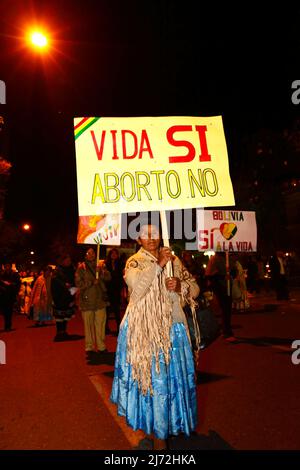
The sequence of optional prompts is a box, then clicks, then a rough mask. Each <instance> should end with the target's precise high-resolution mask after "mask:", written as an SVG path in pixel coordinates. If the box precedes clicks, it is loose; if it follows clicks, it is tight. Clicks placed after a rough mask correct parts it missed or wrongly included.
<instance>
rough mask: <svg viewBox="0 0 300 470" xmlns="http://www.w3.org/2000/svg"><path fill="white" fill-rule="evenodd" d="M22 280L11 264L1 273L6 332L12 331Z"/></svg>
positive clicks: (0, 306)
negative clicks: (15, 305)
mask: <svg viewBox="0 0 300 470" xmlns="http://www.w3.org/2000/svg"><path fill="white" fill-rule="evenodd" d="M20 285H21V280H20V276H19V274H18V273H17V272H16V271H13V270H12V266H11V264H10V263H6V264H5V266H4V270H3V271H2V272H1V273H0V310H1V311H2V313H3V315H4V331H11V330H12V315H13V308H14V304H15V302H16V298H17V295H18V292H19V290H20Z"/></svg>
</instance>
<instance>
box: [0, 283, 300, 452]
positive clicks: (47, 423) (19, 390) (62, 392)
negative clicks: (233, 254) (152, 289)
mask: <svg viewBox="0 0 300 470" xmlns="http://www.w3.org/2000/svg"><path fill="white" fill-rule="evenodd" d="M292 297H294V298H295V299H296V300H295V301H293V302H276V301H275V300H274V298H273V296H272V294H268V295H264V296H262V295H260V296H257V297H254V298H252V299H251V303H252V307H251V309H250V310H249V311H247V313H240V314H234V315H233V326H234V330H235V333H236V336H237V337H238V338H239V344H236V345H232V344H227V343H226V342H225V341H224V340H223V339H222V338H219V339H218V340H217V341H216V342H215V343H214V344H213V345H211V346H210V347H209V348H207V349H206V350H204V351H203V352H201V357H200V366H199V371H198V374H197V376H198V407H199V425H198V429H197V434H196V435H193V436H192V437H191V438H189V439H186V438H176V439H175V440H173V441H172V444H171V445H172V448H173V449H238V450H240V449H245V450H252V449H265V450H275V449H276V450H277V449H286V450H295V449H300V402H299V396H300V364H299V365H298V366H297V365H293V364H292V361H291V356H292V352H293V350H292V349H291V344H292V341H293V340H295V339H299V340H300V292H299V291H298V292H295V293H293V294H292ZM112 324H113V321H112V320H111V326H112ZM14 328H15V329H14V331H12V332H10V333H4V332H2V331H1V332H0V339H1V340H3V341H5V342H6V353H7V354H6V361H7V363H6V364H5V365H1V366H0V381H1V387H0V449H12V450H14V449H51V450H55V449H67V450H68V449H76V450H77V449H80V450H81V449H82V450H86V449H105V450H117V449H119V450H130V449H132V448H133V447H134V446H135V445H137V442H138V440H139V438H140V435H139V433H134V432H132V431H131V430H130V429H129V428H128V427H127V426H126V424H125V423H124V420H123V418H120V417H118V416H117V415H116V411H115V406H114V405H112V404H111V403H110V402H109V394H110V389H111V383H112V376H113V364H114V351H115V346H116V337H115V336H112V335H109V336H108V337H107V346H108V349H109V351H110V352H109V353H108V354H106V355H104V356H103V357H102V359H101V361H98V362H97V361H93V363H90V364H87V363H86V361H85V353H84V345H83V328H82V322H81V318H80V317H79V316H78V317H77V318H75V319H74V320H72V322H71V323H70V325H69V332H70V333H72V334H74V335H75V336H74V340H73V341H68V342H63V343H54V342H53V337H54V334H55V327H54V326H48V327H44V328H34V327H32V325H31V322H30V321H29V320H27V319H26V318H24V317H22V316H19V315H17V316H16V317H15V318H14Z"/></svg>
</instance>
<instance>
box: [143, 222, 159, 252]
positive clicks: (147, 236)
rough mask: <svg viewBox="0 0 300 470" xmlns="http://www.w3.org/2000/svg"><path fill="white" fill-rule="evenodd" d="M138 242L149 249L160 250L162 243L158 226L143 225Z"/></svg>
mask: <svg viewBox="0 0 300 470" xmlns="http://www.w3.org/2000/svg"><path fill="white" fill-rule="evenodd" d="M138 243H139V244H140V245H141V246H142V247H143V248H144V249H145V250H147V251H150V252H151V251H156V250H158V248H159V244H160V236H159V231H158V228H157V227H156V226H155V225H143V226H142V227H141V232H140V236H139V239H138Z"/></svg>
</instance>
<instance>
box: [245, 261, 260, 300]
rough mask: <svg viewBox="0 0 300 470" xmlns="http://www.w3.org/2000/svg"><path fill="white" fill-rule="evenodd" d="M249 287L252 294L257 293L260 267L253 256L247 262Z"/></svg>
mask: <svg viewBox="0 0 300 470" xmlns="http://www.w3.org/2000/svg"><path fill="white" fill-rule="evenodd" d="M246 267H247V287H248V291H249V293H250V294H253V293H254V292H255V293H257V280H258V266H257V262H256V260H255V258H254V257H253V256H249V257H248V262H247V266H246Z"/></svg>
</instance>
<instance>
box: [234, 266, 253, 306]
mask: <svg viewBox="0 0 300 470" xmlns="http://www.w3.org/2000/svg"><path fill="white" fill-rule="evenodd" d="M234 268H235V269H233V270H232V273H233V281H232V304H233V308H235V309H236V310H246V309H247V308H249V307H250V302H249V298H248V292H247V285H246V276H245V272H244V269H243V266H242V265H241V263H240V261H239V260H238V259H236V260H235V261H234Z"/></svg>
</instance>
